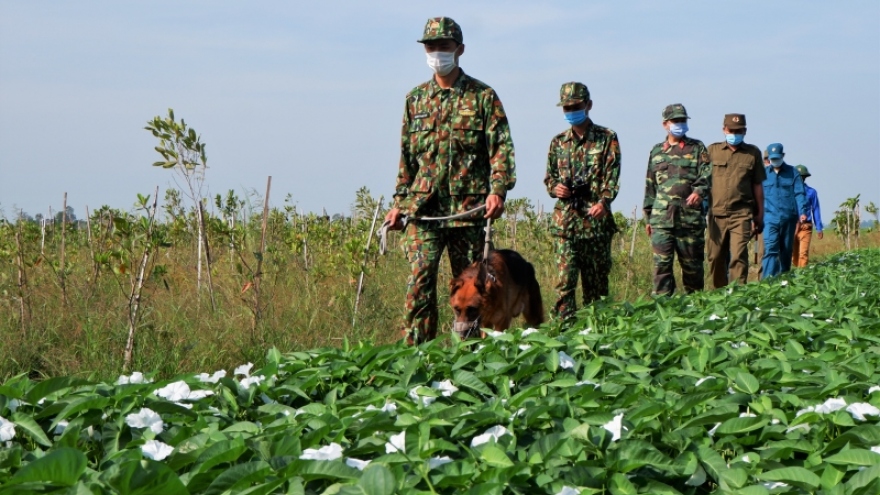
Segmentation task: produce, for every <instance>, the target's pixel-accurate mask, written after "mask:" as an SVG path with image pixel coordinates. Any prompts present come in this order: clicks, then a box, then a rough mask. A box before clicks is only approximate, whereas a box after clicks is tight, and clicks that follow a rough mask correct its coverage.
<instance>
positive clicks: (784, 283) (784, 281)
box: [779, 280, 788, 287]
mask: <svg viewBox="0 0 880 495" xmlns="http://www.w3.org/2000/svg"><path fill="white" fill-rule="evenodd" d="M779 285H781V286H783V287H785V286H786V285H788V280H783V281H782V282H780V283H779Z"/></svg>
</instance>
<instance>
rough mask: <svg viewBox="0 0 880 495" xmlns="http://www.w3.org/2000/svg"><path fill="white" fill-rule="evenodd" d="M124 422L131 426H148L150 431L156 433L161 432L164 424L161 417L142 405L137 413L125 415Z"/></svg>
mask: <svg viewBox="0 0 880 495" xmlns="http://www.w3.org/2000/svg"><path fill="white" fill-rule="evenodd" d="M125 424H127V425H128V426H130V427H131V428H149V429H150V431H152V432H153V433H157V434H158V433H162V428H163V427H164V426H165V423H163V422H162V417H161V416H159V414H158V413H157V412H156V411H153V410H152V409H149V408H147V407H142V408H141V410H140V411H138V412H137V413H135V414H129V415H128V416H126V417H125Z"/></svg>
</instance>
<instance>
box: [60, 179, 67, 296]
mask: <svg viewBox="0 0 880 495" xmlns="http://www.w3.org/2000/svg"><path fill="white" fill-rule="evenodd" d="M66 225H67V193H64V202H63V203H62V210H61V260H60V263H59V270H58V277H59V280H60V282H61V302H62V304H63V306H64V307H67V287H65V284H64V233H65V232H66V231H67V229H66V228H65V227H66Z"/></svg>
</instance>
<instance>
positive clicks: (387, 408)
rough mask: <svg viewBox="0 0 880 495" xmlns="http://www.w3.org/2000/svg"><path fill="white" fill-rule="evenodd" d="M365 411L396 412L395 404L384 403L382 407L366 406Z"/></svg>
mask: <svg viewBox="0 0 880 495" xmlns="http://www.w3.org/2000/svg"><path fill="white" fill-rule="evenodd" d="M365 411H381V412H387V413H393V412H396V411H397V404H395V403H393V402H386V403H385V405H384V406H382V407H376V406H373V405H370V406H367V408H366V409H365Z"/></svg>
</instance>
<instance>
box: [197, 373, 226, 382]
mask: <svg viewBox="0 0 880 495" xmlns="http://www.w3.org/2000/svg"><path fill="white" fill-rule="evenodd" d="M225 377H226V370H220V371H215V372H214V374H213V375H208V374H207V373H199V374H198V375H196V378H198V379H199V381H200V382H202V383H217V382H219V381H220V379H221V378H225Z"/></svg>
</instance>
